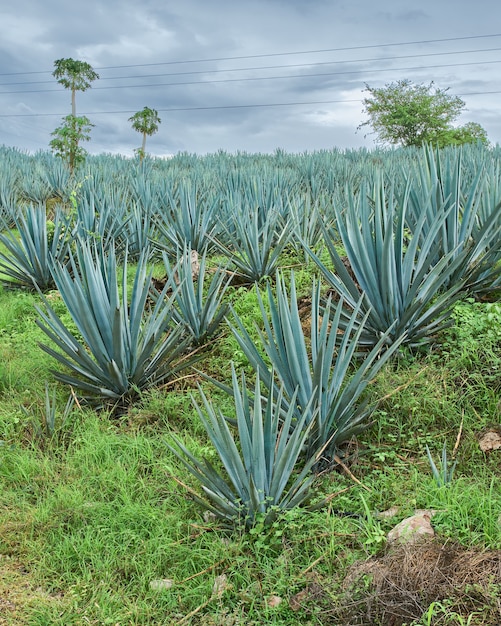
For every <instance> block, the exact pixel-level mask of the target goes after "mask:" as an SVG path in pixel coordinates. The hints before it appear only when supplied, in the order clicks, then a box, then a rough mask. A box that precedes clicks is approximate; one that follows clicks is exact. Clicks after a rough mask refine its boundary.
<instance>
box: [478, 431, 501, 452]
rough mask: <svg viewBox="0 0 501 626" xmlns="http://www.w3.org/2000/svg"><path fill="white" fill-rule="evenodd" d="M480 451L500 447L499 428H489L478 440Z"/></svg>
mask: <svg viewBox="0 0 501 626" xmlns="http://www.w3.org/2000/svg"><path fill="white" fill-rule="evenodd" d="M478 445H479V446H480V450H482V452H492V451H493V450H500V449H501V428H499V429H498V428H490V429H489V430H487V431H486V432H484V433H483V434H482V435H481V437H480V438H479V440H478Z"/></svg>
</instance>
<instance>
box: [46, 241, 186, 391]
mask: <svg viewBox="0 0 501 626" xmlns="http://www.w3.org/2000/svg"><path fill="white" fill-rule="evenodd" d="M147 258H148V251H147V250H145V251H144V252H143V254H142V255H141V257H140V259H139V261H138V264H137V268H136V272H135V277H134V283H133V286H132V289H131V290H130V301H129V300H128V293H129V290H128V288H127V255H125V259H124V262H123V267H122V271H121V277H120V279H119V278H118V276H117V264H116V256H115V253H114V251H113V250H110V252H109V253H108V254H105V253H104V251H103V249H102V248H100V247H99V245H98V244H97V243H95V242H94V243H92V244H89V243H84V242H79V245H78V246H77V251H76V256H75V257H72V259H71V267H69V268H68V267H63V266H59V267H57V268H56V269H55V271H54V279H55V282H56V285H57V288H58V289H59V292H60V294H61V297H62V299H63V301H64V303H65V304H66V306H67V308H68V312H69V314H70V315H71V318H72V320H73V323H74V324H75V326H76V328H77V330H78V335H76V334H75V333H74V332H72V331H71V330H69V329H68V328H67V327H66V326H65V324H64V322H63V321H62V320H61V319H60V318H59V317H58V316H57V315H56V313H55V312H54V310H53V309H52V307H51V306H50V304H49V302H48V301H47V300H46V299H45V300H44V304H45V311H44V310H42V309H41V308H40V307H37V311H38V313H39V315H40V319H39V320H37V323H38V325H39V326H40V328H41V329H42V330H43V331H44V332H45V334H46V335H47V336H48V337H49V339H51V340H52V342H53V343H54V344H55V346H54V348H53V347H51V346H49V345H47V344H40V345H41V348H42V349H43V350H44V351H45V352H47V353H48V354H50V355H51V356H53V357H54V358H55V359H56V360H57V361H58V362H59V363H60V364H62V365H63V366H64V367H65V368H66V369H68V370H69V372H70V373H69V374H68V373H66V372H64V371H57V372H54V375H55V377H56V378H57V379H58V380H60V381H62V382H65V383H67V384H70V385H72V386H73V387H75V388H76V389H80V390H81V391H82V392H83V393H84V394H85V395H86V396H90V397H93V398H94V399H106V400H112V401H123V400H125V399H127V398H130V397H132V396H134V395H135V394H137V392H138V391H141V390H143V389H145V388H147V387H150V386H153V385H156V384H159V383H162V382H164V381H165V380H167V379H168V378H170V377H171V376H173V375H175V374H176V373H177V372H178V371H179V370H181V369H183V368H184V367H187V366H188V365H189V364H190V363H191V362H192V361H190V359H189V358H181V357H182V355H183V352H184V350H185V348H186V341H183V340H181V334H182V328H181V327H180V326H175V327H174V328H171V318H172V298H173V296H171V298H170V299H166V293H167V289H168V288H169V287H170V285H169V284H167V285H166V288H165V289H164V291H163V292H162V293H161V294H160V295H159V297H158V298H157V300H156V303H155V305H154V306H153V308H152V309H151V310H148V309H149V306H150V305H149V298H150V296H151V290H150V283H151V271H148V269H147ZM55 348H56V349H55ZM57 349H58V350H57Z"/></svg>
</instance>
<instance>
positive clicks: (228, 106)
mask: <svg viewBox="0 0 501 626" xmlns="http://www.w3.org/2000/svg"><path fill="white" fill-rule="evenodd" d="M491 94H501V90H499V91H474V92H469V93H464V94H457V95H459V96H461V97H465V96H480V95H491ZM354 102H363V100H361V99H359V98H357V99H349V100H316V101H310V102H271V103H263V104H261V103H255V104H226V105H218V106H197V107H170V108H168V109H157V111H158V112H159V113H169V112H173V111H213V110H220V109H253V108H265V107H286V106H302V105H307V106H311V105H314V104H315V105H317V104H349V103H354ZM135 112H136V111H135V110H134V109H131V110H117V111H92V112H87V113H82V115H111V114H113V115H117V114H126V113H127V114H128V113H135ZM64 115H65V114H64V113H14V114H5V115H3V114H0V118H9V117H53V116H64Z"/></svg>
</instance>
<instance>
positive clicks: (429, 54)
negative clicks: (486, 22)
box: [0, 47, 501, 93]
mask: <svg viewBox="0 0 501 626" xmlns="http://www.w3.org/2000/svg"><path fill="white" fill-rule="evenodd" d="M500 50H501V47H500V48H480V49H477V50H455V51H449V52H427V53H423V54H406V55H400V56H389V57H377V58H373V57H369V58H364V59H348V60H344V61H316V62H313V63H294V64H288V65H262V66H255V67H237V68H228V69H217V70H197V71H191V72H167V73H161V74H133V75H129V76H101V77H100V78H99V82H100V83H101V82H102V81H106V80H129V79H132V78H156V77H165V76H194V75H200V74H203V75H206V74H222V73H228V72H250V71H255V70H273V69H289V68H291V69H292V68H298V67H317V66H325V65H344V64H348V63H366V62H372V63H374V62H378V61H394V60H400V59H416V58H422V57H437V56H450V55H457V54H473V53H477V52H499V51H500ZM47 84H54V80H39V81H22V82H14V83H0V87H7V86H12V85H47ZM94 89H96V87H94ZM1 93H4V92H1ZM7 93H9V92H7Z"/></svg>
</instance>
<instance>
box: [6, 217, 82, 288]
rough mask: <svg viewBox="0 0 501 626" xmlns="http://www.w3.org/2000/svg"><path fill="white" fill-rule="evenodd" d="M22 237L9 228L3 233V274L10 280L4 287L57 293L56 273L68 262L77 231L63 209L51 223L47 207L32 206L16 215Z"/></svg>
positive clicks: (7, 280)
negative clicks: (73, 232) (55, 270)
mask: <svg viewBox="0 0 501 626" xmlns="http://www.w3.org/2000/svg"><path fill="white" fill-rule="evenodd" d="M12 220H13V225H14V227H15V228H16V230H17V232H18V236H16V235H15V234H14V232H13V231H12V230H10V229H9V228H8V227H7V230H6V231H5V232H4V233H0V243H2V244H3V245H4V247H5V250H6V251H5V252H0V270H1V271H2V273H3V274H4V275H5V276H7V279H4V280H3V283H4V284H5V285H7V286H9V287H23V288H25V289H32V290H35V289H38V290H40V291H48V290H51V289H54V285H55V283H54V278H53V269H54V267H55V266H56V265H57V264H61V263H64V262H65V261H66V260H67V256H68V252H69V247H70V242H71V240H72V231H73V229H72V228H71V226H70V223H69V220H68V218H67V217H66V216H65V215H64V214H63V212H62V211H61V209H60V208H57V209H56V210H55V214H54V219H53V220H52V221H50V220H48V219H47V214H46V211H45V207H42V206H38V207H37V206H33V205H31V206H29V207H27V208H26V209H25V210H24V211H19V212H18V213H17V214H13V215H12Z"/></svg>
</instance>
